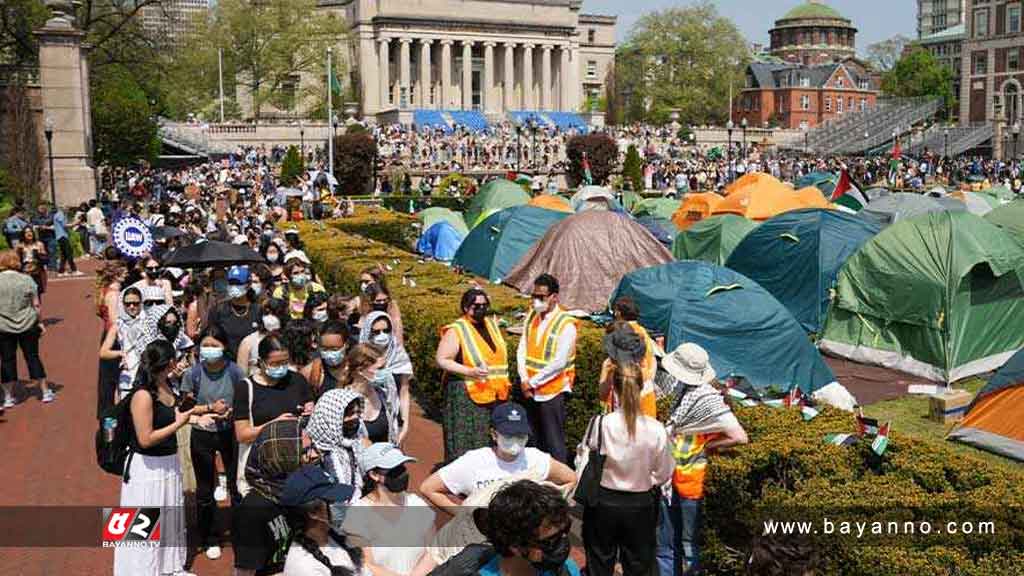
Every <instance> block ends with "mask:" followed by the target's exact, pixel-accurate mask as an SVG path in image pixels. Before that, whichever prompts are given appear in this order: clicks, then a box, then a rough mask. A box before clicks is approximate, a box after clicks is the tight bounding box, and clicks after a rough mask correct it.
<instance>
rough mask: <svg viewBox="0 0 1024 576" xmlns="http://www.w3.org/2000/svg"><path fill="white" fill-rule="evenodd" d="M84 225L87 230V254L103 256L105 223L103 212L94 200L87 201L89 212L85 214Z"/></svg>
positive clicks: (105, 241) (105, 238)
mask: <svg viewBox="0 0 1024 576" xmlns="http://www.w3.org/2000/svg"><path fill="white" fill-rule="evenodd" d="M85 224H86V228H87V229H88V230H89V252H90V253H91V254H92V255H93V256H99V255H101V254H103V249H104V248H106V247H107V223H106V218H105V217H104V216H103V210H102V209H101V208H100V205H99V202H97V201H96V200H90V201H89V211H88V212H86V213H85Z"/></svg>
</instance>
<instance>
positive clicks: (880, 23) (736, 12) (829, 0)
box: [583, 0, 917, 51]
mask: <svg viewBox="0 0 1024 576" xmlns="http://www.w3.org/2000/svg"><path fill="white" fill-rule="evenodd" d="M693 3H694V2H693V0H584V2H583V10H584V11H585V12H593V13H597V14H613V15H615V16H618V17H619V24H618V34H619V38H620V39H622V38H625V37H626V35H627V34H628V33H629V30H630V29H631V28H632V27H633V23H634V22H636V20H637V18H639V17H640V16H641V15H643V14H644V13H646V12H650V11H652V10H660V9H664V8H670V7H672V6H689V5H692V4H693ZM801 3H803V0H715V1H714V4H715V6H717V7H718V11H719V13H721V14H722V15H724V16H727V17H729V18H731V19H732V21H733V22H735V23H736V25H737V26H738V27H739V29H740V32H742V33H743V35H744V36H746V37H747V40H748V41H750V42H761V43H763V44H767V43H768V30H769V29H771V27H772V24H773V23H774V22H775V19H776V18H779V17H781V16H782V15H783V14H785V13H786V12H788V11H789V10H790V9H791V8H793V7H794V6H797V5H798V4H801ZM825 3H826V4H828V5H829V6H832V7H833V8H835V9H836V10H838V11H839V12H840V13H841V14H842V15H843V16H845V17H847V18H849V19H851V20H852V21H853V25H854V26H856V27H857V30H858V31H857V50H859V51H863V50H864V47H865V46H867V45H868V44H871V43H873V42H878V41H879V40H885V39H887V38H891V37H892V36H895V35H896V34H903V35H905V36H908V37H910V38H913V37H915V36H916V35H917V24H916V22H915V18H916V15H917V2H914V0H825Z"/></svg>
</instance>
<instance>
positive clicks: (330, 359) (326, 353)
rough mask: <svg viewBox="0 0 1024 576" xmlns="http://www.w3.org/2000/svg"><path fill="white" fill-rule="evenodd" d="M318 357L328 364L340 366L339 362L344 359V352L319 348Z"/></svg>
mask: <svg viewBox="0 0 1024 576" xmlns="http://www.w3.org/2000/svg"><path fill="white" fill-rule="evenodd" d="M320 358H322V359H323V361H324V364H327V365H328V366H341V362H342V361H343V360H344V359H345V353H344V352H343V351H341V350H321V351H320Z"/></svg>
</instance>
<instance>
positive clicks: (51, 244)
mask: <svg viewBox="0 0 1024 576" xmlns="http://www.w3.org/2000/svg"><path fill="white" fill-rule="evenodd" d="M46 251H47V252H48V253H49V254H50V259H49V260H48V261H47V262H46V269H47V270H49V271H51V272H56V271H57V237H56V236H52V237H50V238H48V239H47V240H46Z"/></svg>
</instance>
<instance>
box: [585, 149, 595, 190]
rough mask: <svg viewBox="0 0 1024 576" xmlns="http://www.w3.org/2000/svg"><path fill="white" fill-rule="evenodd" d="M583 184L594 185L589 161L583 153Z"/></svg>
mask: <svg viewBox="0 0 1024 576" xmlns="http://www.w3.org/2000/svg"><path fill="white" fill-rule="evenodd" d="M583 183H584V184H586V185H587V186H590V185H591V184H593V183H594V176H593V175H592V174H591V173H590V160H588V159H587V153H586V152H584V153H583Z"/></svg>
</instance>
